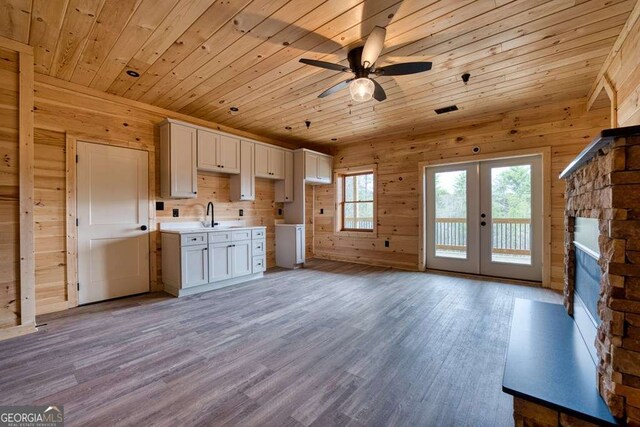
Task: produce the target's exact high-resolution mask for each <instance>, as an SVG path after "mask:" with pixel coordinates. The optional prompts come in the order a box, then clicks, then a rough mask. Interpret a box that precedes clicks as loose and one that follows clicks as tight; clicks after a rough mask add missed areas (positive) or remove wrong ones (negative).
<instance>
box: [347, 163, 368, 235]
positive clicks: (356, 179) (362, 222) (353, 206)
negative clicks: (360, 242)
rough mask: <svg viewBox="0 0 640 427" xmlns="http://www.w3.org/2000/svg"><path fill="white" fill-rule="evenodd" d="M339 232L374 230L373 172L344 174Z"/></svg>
mask: <svg viewBox="0 0 640 427" xmlns="http://www.w3.org/2000/svg"><path fill="white" fill-rule="evenodd" d="M341 181H342V201H341V205H342V212H341V225H342V228H341V230H340V231H365V232H366V231H369V232H371V231H373V230H374V229H375V215H374V212H375V177H374V173H373V171H366V172H359V173H353V174H345V175H343V177H342V180H341Z"/></svg>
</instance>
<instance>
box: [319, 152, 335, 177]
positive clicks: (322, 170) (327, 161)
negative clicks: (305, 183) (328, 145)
mask: <svg viewBox="0 0 640 427" xmlns="http://www.w3.org/2000/svg"><path fill="white" fill-rule="evenodd" d="M332 163H333V159H332V158H331V157H326V156H318V179H320V180H321V181H323V182H327V183H330V182H331V166H332Z"/></svg>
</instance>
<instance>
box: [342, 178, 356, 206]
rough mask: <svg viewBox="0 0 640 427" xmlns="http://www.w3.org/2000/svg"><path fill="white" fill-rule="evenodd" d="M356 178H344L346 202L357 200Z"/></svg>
mask: <svg viewBox="0 0 640 427" xmlns="http://www.w3.org/2000/svg"><path fill="white" fill-rule="evenodd" d="M355 182H356V177H355V176H345V177H344V200H346V201H347V202H353V201H354V200H355Z"/></svg>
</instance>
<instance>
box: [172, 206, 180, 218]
mask: <svg viewBox="0 0 640 427" xmlns="http://www.w3.org/2000/svg"><path fill="white" fill-rule="evenodd" d="M179 216H180V209H178V208H173V217H174V218H178V217H179Z"/></svg>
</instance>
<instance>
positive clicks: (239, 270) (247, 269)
mask: <svg viewBox="0 0 640 427" xmlns="http://www.w3.org/2000/svg"><path fill="white" fill-rule="evenodd" d="M231 265H232V274H233V277H240V276H246V275H247V274H251V240H245V241H242V242H233V245H232V246H231Z"/></svg>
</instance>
